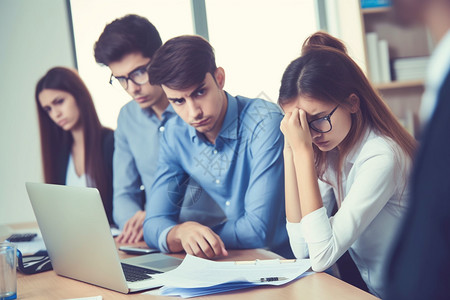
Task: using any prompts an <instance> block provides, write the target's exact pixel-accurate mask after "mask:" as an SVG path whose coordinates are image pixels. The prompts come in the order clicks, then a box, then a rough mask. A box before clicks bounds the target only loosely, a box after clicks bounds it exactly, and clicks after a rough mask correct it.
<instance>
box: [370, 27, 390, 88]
mask: <svg viewBox="0 0 450 300" xmlns="http://www.w3.org/2000/svg"><path fill="white" fill-rule="evenodd" d="M366 40H367V56H368V61H369V75H370V79H371V81H372V82H373V83H386V82H390V81H391V80H392V78H391V68H390V63H389V62H390V60H389V44H388V42H387V40H384V39H381V40H380V39H379V38H378V34H377V33H376V32H368V33H367V34H366Z"/></svg>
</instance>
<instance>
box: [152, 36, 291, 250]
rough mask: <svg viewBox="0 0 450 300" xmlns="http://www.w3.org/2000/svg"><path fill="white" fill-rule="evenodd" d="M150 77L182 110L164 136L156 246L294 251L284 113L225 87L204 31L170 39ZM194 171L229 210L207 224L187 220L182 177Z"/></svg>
mask: <svg viewBox="0 0 450 300" xmlns="http://www.w3.org/2000/svg"><path fill="white" fill-rule="evenodd" d="M149 75H150V82H151V83H152V84H154V85H158V84H159V85H161V86H162V88H163V90H164V92H165V93H166V95H167V97H168V99H169V102H170V103H171V105H172V107H173V109H174V111H175V112H176V113H177V115H178V116H179V117H175V118H173V119H171V120H169V121H168V126H167V129H166V130H165V131H164V134H163V135H162V136H161V148H160V155H159V164H158V170H157V175H156V178H155V182H154V184H153V186H152V194H151V195H150V198H149V202H148V204H147V205H148V207H149V208H150V207H151V209H148V210H147V218H146V220H145V222H144V239H145V241H146V242H147V244H148V245H150V246H152V247H158V248H160V249H161V250H162V251H164V252H178V251H182V250H184V251H186V252H187V253H189V254H192V255H196V256H200V257H208V258H212V257H216V256H222V255H227V250H226V249H227V248H228V249H245V248H264V247H266V248H268V249H270V250H272V251H274V252H277V253H279V254H281V255H283V256H287V257H290V256H292V252H291V249H290V247H289V242H288V237H287V233H286V228H285V224H286V220H285V212H284V168H283V136H282V134H281V132H280V129H279V126H280V121H281V119H282V117H283V116H282V113H281V111H280V110H279V108H278V107H277V105H276V104H274V103H270V102H267V101H264V100H261V99H248V98H245V97H240V96H238V97H233V96H231V95H229V94H228V93H226V92H225V91H224V90H223V87H224V83H225V72H224V70H223V69H222V68H221V67H219V68H217V67H216V64H215V57H214V53H213V49H212V47H211V45H210V44H209V43H208V42H207V41H206V40H204V39H203V38H201V37H198V36H181V37H177V38H173V39H171V40H169V41H168V42H167V43H165V44H164V45H163V46H162V47H161V48H160V49H159V50H158V51H157V52H156V53H155V56H154V57H153V60H152V63H151V65H150V68H149ZM188 178H193V179H194V180H195V181H196V182H198V184H199V185H200V186H201V187H202V189H203V190H204V191H206V192H207V193H208V194H209V195H210V196H211V197H212V199H214V200H215V203H217V205H219V206H220V208H221V209H222V210H223V211H224V212H225V215H226V220H225V221H223V222H221V223H220V224H218V225H215V226H211V227H209V226H204V225H202V224H200V223H199V222H196V220H185V222H182V221H181V220H180V219H179V213H180V206H179V205H178V203H179V199H180V196H181V195H182V194H183V192H184V187H183V185H182V184H180V183H182V182H185V181H186V180H187V179H188Z"/></svg>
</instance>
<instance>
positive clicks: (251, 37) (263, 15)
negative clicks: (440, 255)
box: [206, 0, 318, 102]
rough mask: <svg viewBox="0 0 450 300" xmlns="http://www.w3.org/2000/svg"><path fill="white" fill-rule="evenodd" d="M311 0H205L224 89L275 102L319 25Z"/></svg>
mask: <svg viewBox="0 0 450 300" xmlns="http://www.w3.org/2000/svg"><path fill="white" fill-rule="evenodd" d="M314 2H315V1H313V0H278V1H273V0H245V1H240V0H227V1H221V0H206V14H207V19H208V20H207V21H208V30H209V38H210V42H211V45H212V46H213V47H214V49H215V53H216V61H217V65H218V66H222V67H223V68H224V69H225V74H226V75H225V76H226V77H225V90H226V91H228V92H229V93H230V94H232V95H242V96H246V97H249V98H254V97H260V98H264V99H266V100H270V101H273V102H276V101H277V99H278V91H279V88H280V82H281V77H282V75H283V72H284V70H285V69H286V67H287V65H288V64H289V63H290V62H291V61H292V60H294V59H295V58H297V57H298V56H299V55H300V50H301V46H302V44H303V41H304V40H305V39H306V38H307V37H308V36H309V35H311V34H312V33H314V32H315V31H317V28H318V25H317V21H316V13H315V3H314Z"/></svg>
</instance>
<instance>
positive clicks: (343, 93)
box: [279, 32, 416, 297]
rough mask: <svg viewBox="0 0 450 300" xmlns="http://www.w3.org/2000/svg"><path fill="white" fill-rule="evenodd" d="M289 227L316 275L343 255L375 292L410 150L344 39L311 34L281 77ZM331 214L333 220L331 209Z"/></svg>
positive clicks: (403, 193)
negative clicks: (345, 254) (347, 49)
mask: <svg viewBox="0 0 450 300" xmlns="http://www.w3.org/2000/svg"><path fill="white" fill-rule="evenodd" d="M279 104H280V106H281V107H282V108H283V110H284V112H285V113H286V115H285V117H284V119H283V121H282V122H281V130H282V132H283V134H284V136H285V141H286V143H285V149H284V159H285V187H286V190H285V193H286V216H287V229H288V234H289V239H290V242H291V247H292V250H293V252H294V254H295V255H296V257H298V258H304V257H308V256H309V257H310V259H311V264H312V268H313V270H315V271H324V270H326V269H328V268H329V267H331V266H332V265H333V264H334V263H335V262H336V261H337V260H338V259H339V258H340V257H341V256H342V255H343V254H344V253H345V252H346V251H347V250H348V251H349V253H350V256H351V257H352V259H353V260H354V262H355V264H356V266H357V267H358V269H359V271H360V273H361V276H362V278H363V279H364V281H365V283H366V284H367V286H368V288H369V291H370V292H372V293H373V294H375V295H377V296H379V297H382V296H383V291H384V290H383V288H384V287H383V278H384V274H383V265H384V263H385V261H386V259H387V256H388V255H389V248H390V247H391V245H392V243H393V242H394V240H395V232H396V230H397V228H398V226H399V224H400V222H401V219H402V216H403V215H404V213H405V208H406V205H407V203H406V202H407V178H408V174H409V171H410V165H411V160H412V158H413V155H414V151H415V148H416V142H415V140H414V138H413V137H412V136H411V135H410V134H409V133H408V132H407V131H406V130H405V129H404V128H403V127H402V126H401V125H400V123H399V122H398V121H397V119H396V118H395V116H394V115H393V114H392V112H391V111H390V110H389V108H388V107H387V105H386V104H385V103H384V102H383V100H382V99H381V98H380V96H379V95H378V94H377V92H375V90H374V89H373V87H372V86H371V84H370V83H369V81H368V80H367V78H366V76H365V75H364V73H363V72H362V71H361V69H360V68H359V67H358V66H357V65H356V63H355V62H354V61H353V60H352V59H351V58H350V57H349V56H348V55H347V51H346V48H345V46H344V45H343V44H342V42H341V41H339V40H338V39H335V38H334V37H332V36H330V35H328V34H326V33H321V32H319V33H316V34H313V35H312V36H310V37H309V38H308V39H307V40H306V41H305V43H304V45H303V49H302V55H301V57H299V58H297V59H296V60H294V61H293V62H291V64H290V65H289V66H288V67H287V69H286V70H285V72H284V75H283V78H282V82H281V88H280V96H279ZM334 205H336V206H337V212H336V213H335V214H334V216H331V213H332V210H333V206H334Z"/></svg>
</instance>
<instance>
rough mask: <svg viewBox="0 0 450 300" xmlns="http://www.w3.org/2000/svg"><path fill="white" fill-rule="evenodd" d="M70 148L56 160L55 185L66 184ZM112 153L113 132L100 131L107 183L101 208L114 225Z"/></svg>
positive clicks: (108, 130) (104, 129) (107, 130)
mask: <svg viewBox="0 0 450 300" xmlns="http://www.w3.org/2000/svg"><path fill="white" fill-rule="evenodd" d="M70 149H71V146H70V145H69V144H68V145H67V147H66V148H65V149H64V151H62V152H61V153H60V155H59V156H58V158H57V160H58V163H57V166H58V178H57V182H55V183H56V184H63V185H64V184H66V173H67V164H68V163H69V155H70ZM113 152H114V131H113V130H111V129H108V128H103V129H102V153H103V163H104V166H105V172H106V176H107V180H108V181H107V182H108V190H107V193H106V195H105V196H104V195H102V201H103V206H104V207H105V212H106V216H107V217H108V221H109V223H110V224H114V221H113V218H112V209H113V204H112V195H113V188H112V174H113V169H112V160H113Z"/></svg>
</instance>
